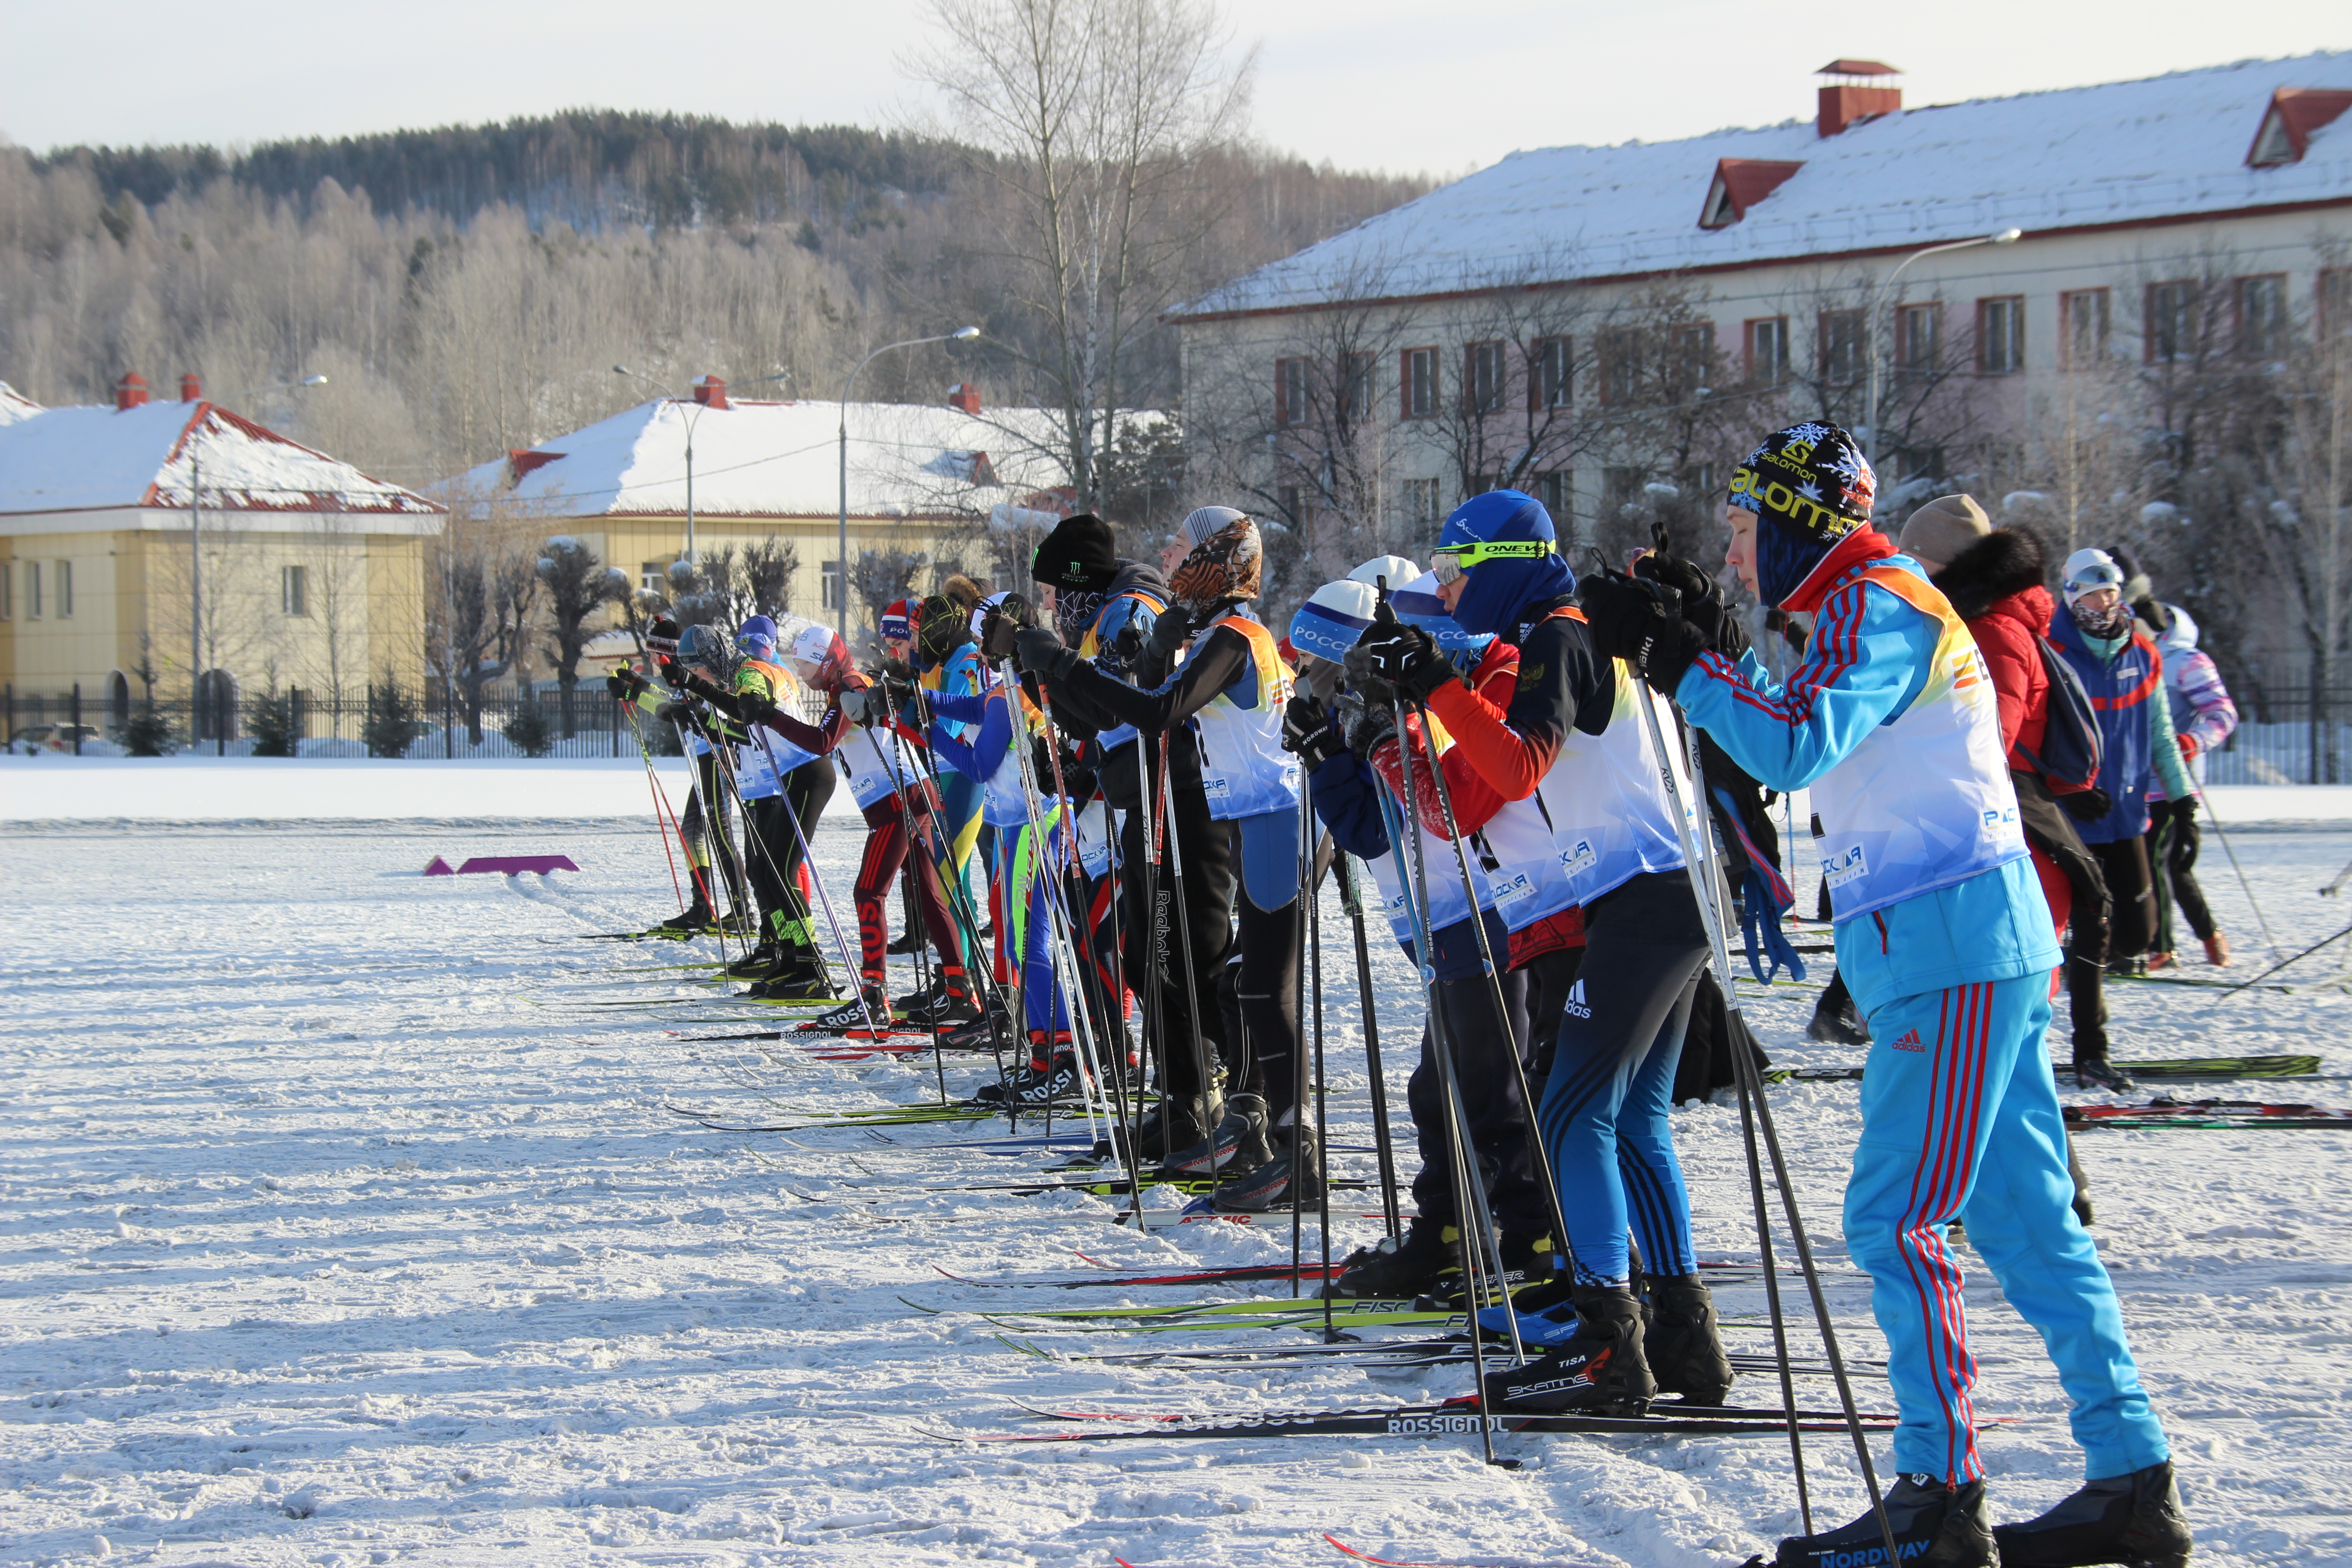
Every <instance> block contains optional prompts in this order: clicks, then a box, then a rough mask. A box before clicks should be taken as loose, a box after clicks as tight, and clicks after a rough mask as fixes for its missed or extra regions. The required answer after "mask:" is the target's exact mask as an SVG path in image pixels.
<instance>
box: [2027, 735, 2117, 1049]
mask: <svg viewBox="0 0 2352 1568" xmlns="http://www.w3.org/2000/svg"><path fill="white" fill-rule="evenodd" d="M2009 776H2010V781H2011V783H2012V784H2015V785H2016V786H2017V814H2018V820H2019V822H2020V823H2021V825H2022V826H2023V827H2024V829H2025V837H2026V838H2027V839H2028V840H2029V841H2031V842H2032V845H2033V847H2035V848H2036V849H2039V850H2040V851H2042V854H2044V855H2046V856H2048V857H2049V858H2050V861H2051V863H2052V864H2053V865H2054V866H2056V867H2057V868H2058V870H2059V873H2060V874H2061V875H2062V876H2063V877H2064V878H2065V879H2066V884H2067V886H2068V888H2070V889H2072V890H2073V892H2074V900H2073V908H2072V911H2071V912H2070V913H2069V914H2068V916H2067V922H2068V926H2069V929H2070V931H2071V933H2072V934H2071V935H2070V937H2069V938H2068V941H2067V943H2066V1009H2067V1013H2068V1018H2069V1022H2070V1023H2072V1025H2073V1026H2074V1059H2075V1060H2076V1061H2078V1062H2079V1061H2097V1060H2099V1059H2101V1058H2104V1057H2105V1056H2106V1054H2107V1005H2106V1000H2105V995H2104V994H2103V993H2104V988H2105V984H2106V963H2107V951H2108V950H2107V930H2108V927H2109V925H2110V924H2111V923H2112V921H2113V916H2112V913H2111V912H2110V910H2109V908H2108V899H2107V875H2106V872H2105V869H2103V868H2102V866H2101V863H2100V860H2099V858H2098V857H2097V856H2095V855H2094V854H2092V853H2091V850H2090V847H2089V846H2087V845H2085V844H2084V842H2083V836H2082V835H2081V834H2080V833H2078V832H2076V831H2075V828H2074V818H2073V817H2071V816H2067V815H2066V812H2065V808H2064V807H2063V806H2061V805H2059V804H2058V799H2057V797H2056V796H2055V795H2052V794H2051V793H2050V786H2049V785H2048V784H2044V783H2043V782H2042V775H2041V774H2039V773H2026V772H2023V771H2021V770H2019V769H2015V768H2012V769H2011V770H2010V774H2009Z"/></svg>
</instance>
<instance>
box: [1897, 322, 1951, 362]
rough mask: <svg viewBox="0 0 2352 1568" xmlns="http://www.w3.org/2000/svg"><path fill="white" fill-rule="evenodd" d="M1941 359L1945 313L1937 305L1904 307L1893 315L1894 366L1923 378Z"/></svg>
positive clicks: (1942, 354) (1942, 355)
mask: <svg viewBox="0 0 2352 1568" xmlns="http://www.w3.org/2000/svg"><path fill="white" fill-rule="evenodd" d="M1943 357H1944V310H1943V307H1942V306H1940V305H1932V304H1930V305H1905V306H1902V307H1900V308H1899V309H1897V310H1895V368H1896V369H1897V370H1901V371H1905V372H1907V373H1909V374H1913V375H1925V374H1927V373H1928V372H1930V371H1933V370H1934V369H1935V368H1936V367H1937V364H1939V363H1942V361H1943Z"/></svg>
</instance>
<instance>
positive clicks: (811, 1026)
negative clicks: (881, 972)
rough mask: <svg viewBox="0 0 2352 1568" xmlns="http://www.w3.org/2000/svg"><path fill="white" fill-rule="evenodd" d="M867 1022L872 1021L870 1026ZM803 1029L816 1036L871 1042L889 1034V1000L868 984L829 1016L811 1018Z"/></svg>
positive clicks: (880, 989)
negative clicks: (876, 1037)
mask: <svg viewBox="0 0 2352 1568" xmlns="http://www.w3.org/2000/svg"><path fill="white" fill-rule="evenodd" d="M868 1020H871V1022H870V1023H869V1021H868ZM801 1027H802V1028H803V1029H804V1030H806V1031H807V1032H809V1033H810V1034H813V1035H845V1036H846V1035H853V1034H854V1036H855V1037H856V1038H858V1039H871V1038H873V1037H875V1036H876V1035H877V1033H879V1034H884V1035H887V1034H888V1033H889V1032H890V999H889V997H887V995H885V994H883V991H882V987H880V986H879V985H868V986H866V988H865V990H864V991H863V992H861V993H860V994H857V995H856V996H853V997H851V998H850V999H849V1000H848V1001H846V1002H844V1003H843V1004H842V1005H840V1006H838V1007H835V1009H834V1010H833V1011H832V1012H830V1013H824V1014H820V1015H819V1016H816V1017H814V1018H811V1019H810V1020H809V1021H808V1022H807V1023H805V1024H803V1025H802V1026H801Z"/></svg>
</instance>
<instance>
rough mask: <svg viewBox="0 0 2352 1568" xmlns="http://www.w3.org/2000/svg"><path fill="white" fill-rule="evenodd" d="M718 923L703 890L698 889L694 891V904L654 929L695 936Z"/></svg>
mask: <svg viewBox="0 0 2352 1568" xmlns="http://www.w3.org/2000/svg"><path fill="white" fill-rule="evenodd" d="M718 923H719V922H718V921H717V919H716V918H715V917H713V916H712V914H711V912H710V905H709V903H708V902H707V901H706V900H704V899H703V896H702V889H700V888H697V889H694V902H692V903H690V904H688V905H687V906H686V908H685V909H683V910H679V911H678V912H677V914H674V915H672V916H670V918H669V919H667V920H666V921H662V923H661V924H659V925H657V926H656V927H654V930H656V931H676V932H677V934H678V935H680V936H693V935H695V934H696V933H697V932H698V931H709V929H710V928H711V927H712V926H714V925H716V924H718Z"/></svg>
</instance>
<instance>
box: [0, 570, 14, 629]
mask: <svg viewBox="0 0 2352 1568" xmlns="http://www.w3.org/2000/svg"><path fill="white" fill-rule="evenodd" d="M15 619H16V563H15V562H13V561H0V621H13V620H15Z"/></svg>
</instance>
